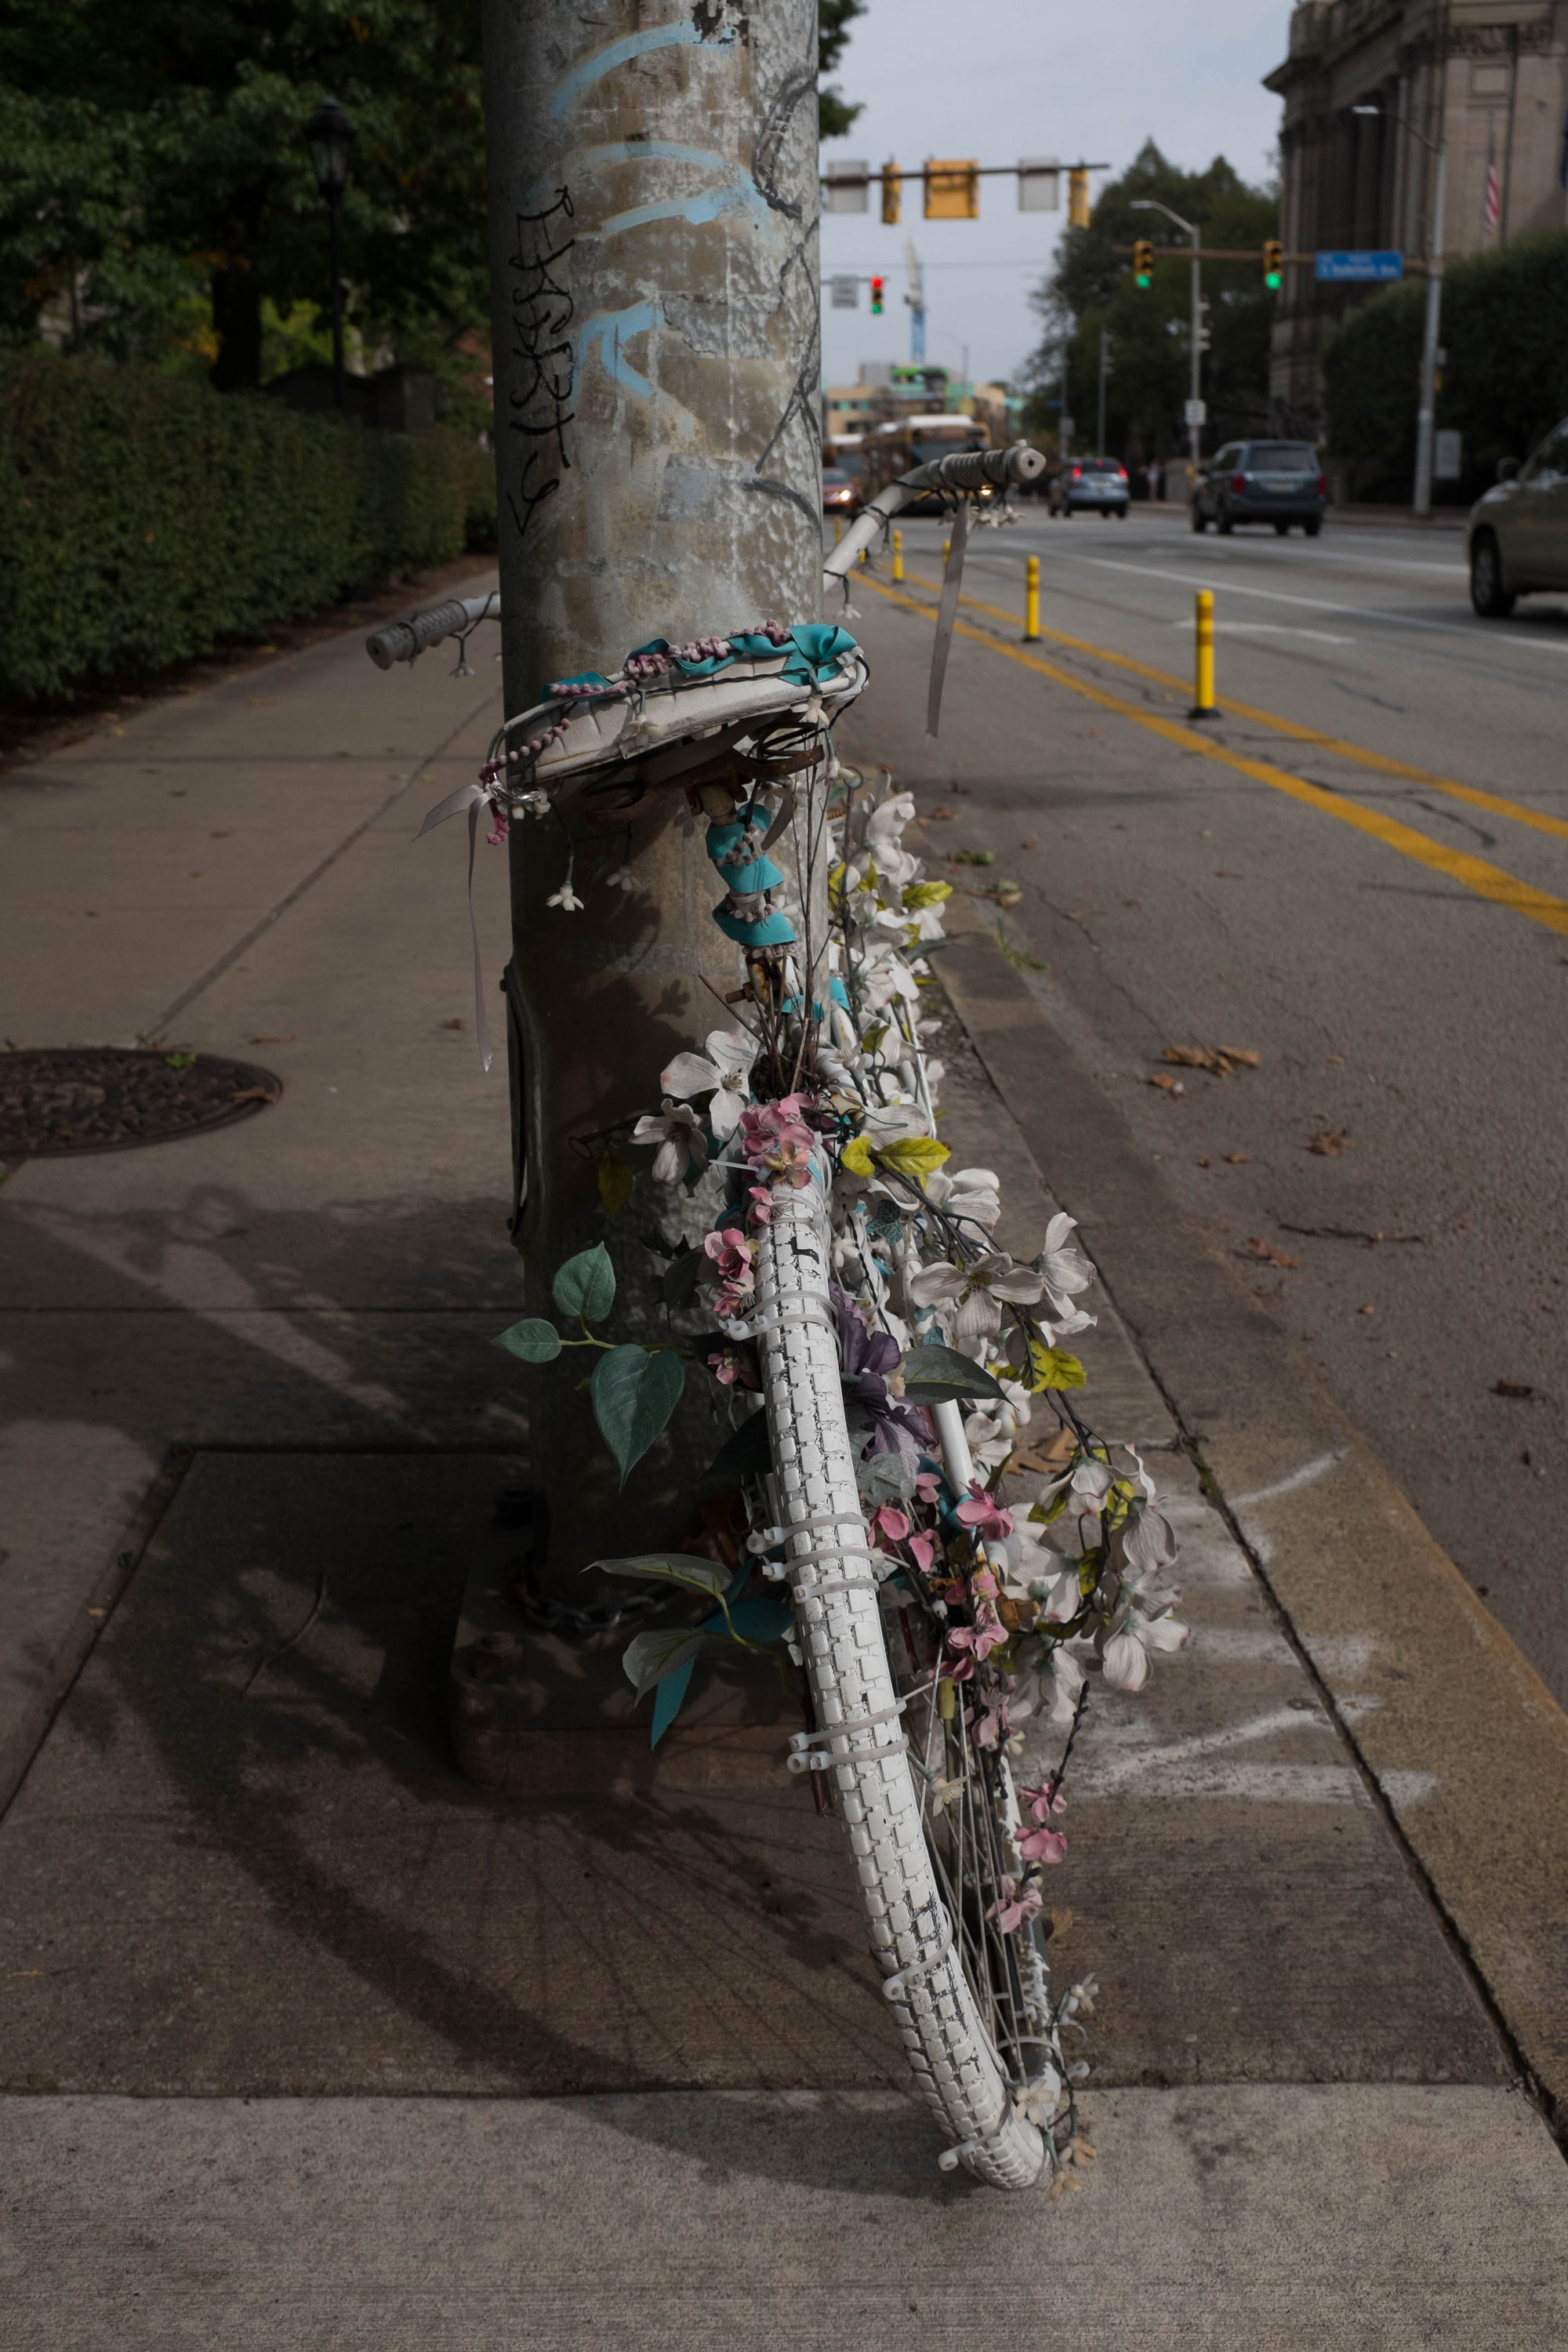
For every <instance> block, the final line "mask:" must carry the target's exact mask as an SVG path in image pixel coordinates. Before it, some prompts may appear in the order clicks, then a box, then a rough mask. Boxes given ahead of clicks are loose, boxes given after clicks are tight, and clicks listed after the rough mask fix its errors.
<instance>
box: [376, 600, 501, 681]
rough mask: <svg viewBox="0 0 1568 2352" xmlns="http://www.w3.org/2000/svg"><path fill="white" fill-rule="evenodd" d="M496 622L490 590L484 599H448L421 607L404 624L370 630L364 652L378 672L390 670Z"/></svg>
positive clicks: (496, 608)
mask: <svg viewBox="0 0 1568 2352" xmlns="http://www.w3.org/2000/svg"><path fill="white" fill-rule="evenodd" d="M489 620H497V621H499V620H500V596H499V594H498V593H496V591H495V590H494V589H493V588H492V589H491V591H490V593H489V595H488V596H448V597H447V599H446V600H445V602H444V603H442V604H425V605H422V606H421V607H420V609H419V611H418V612H416V613H410V614H409V615H408V618H407V619H406V620H405V621H389V622H388V623H387V625H386V626H385V628H384V629H375V630H374V631H373V632H372V634H371V635H369V636H368V637H366V639H365V641H364V649H365V651H366V653H367V654H368V655H369V656H370V657H371V659H372V661H373V662H374V664H375V665H376V667H377V668H378V669H390V668H391V667H392V665H393V663H394V662H400V661H405V662H411V661H414V660H416V658H417V657H418V656H419V655H420V654H422V653H423V652H424V650H425V648H426V646H433V645H436V644H437V643H438V642H439V640H440V639H441V638H442V637H464V636H467V635H468V631H469V630H470V629H472V628H476V627H477V626H478V625H479V622H481V621H489Z"/></svg>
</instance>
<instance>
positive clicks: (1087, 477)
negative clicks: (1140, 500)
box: [1047, 457, 1127, 522]
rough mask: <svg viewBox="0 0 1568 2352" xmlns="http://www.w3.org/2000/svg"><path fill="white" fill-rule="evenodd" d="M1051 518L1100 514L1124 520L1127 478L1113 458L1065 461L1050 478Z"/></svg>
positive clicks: (1125, 515) (1079, 458)
mask: <svg viewBox="0 0 1568 2352" xmlns="http://www.w3.org/2000/svg"><path fill="white" fill-rule="evenodd" d="M1047 495H1048V499H1049V504H1050V510H1051V512H1052V514H1059V515H1075V514H1102V515H1116V516H1119V517H1120V519H1121V521H1123V522H1125V521H1126V520H1127V476H1126V473H1125V471H1124V469H1123V468H1122V467H1121V466H1119V465H1118V464H1117V462H1116V460H1115V458H1114V457H1069V458H1068V461H1067V464H1066V465H1065V466H1063V467H1060V468H1058V471H1057V472H1056V473H1055V474H1053V475H1052V477H1051V487H1050V490H1049V492H1048V494H1047Z"/></svg>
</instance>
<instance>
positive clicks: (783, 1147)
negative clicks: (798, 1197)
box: [740, 1095, 815, 1191]
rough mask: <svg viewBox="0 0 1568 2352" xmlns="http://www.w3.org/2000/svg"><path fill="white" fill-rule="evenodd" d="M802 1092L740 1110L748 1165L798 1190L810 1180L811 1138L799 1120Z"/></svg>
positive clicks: (749, 1105)
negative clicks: (779, 1100)
mask: <svg viewBox="0 0 1568 2352" xmlns="http://www.w3.org/2000/svg"><path fill="white" fill-rule="evenodd" d="M804 1102H805V1096H804V1095H785V1097H784V1099H783V1101H782V1102H771V1103H752V1104H748V1106H747V1107H746V1108H745V1109H744V1110H743V1111H742V1113H741V1120H740V1126H741V1145H742V1150H744V1152H745V1155H746V1159H747V1161H748V1163H749V1165H750V1166H751V1167H752V1169H754V1170H755V1171H756V1172H757V1173H758V1174H759V1175H763V1174H765V1175H769V1176H772V1177H773V1181H774V1182H775V1183H777V1182H779V1181H784V1182H785V1183H789V1184H793V1185H794V1186H795V1188H796V1190H797V1191H798V1190H799V1188H800V1187H801V1185H803V1184H809V1183H810V1181H811V1154H812V1149H813V1145H814V1143H815V1138H814V1137H813V1135H812V1132H811V1129H810V1128H808V1127H806V1126H805V1125H804V1124H803V1122H802V1121H801V1119H800V1117H799V1115H798V1114H799V1112H800V1109H801V1107H802V1105H803V1104H804Z"/></svg>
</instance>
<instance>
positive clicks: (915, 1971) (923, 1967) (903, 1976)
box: [882, 1944, 952, 2000]
mask: <svg viewBox="0 0 1568 2352" xmlns="http://www.w3.org/2000/svg"><path fill="white" fill-rule="evenodd" d="M951 1959H952V1945H951V1944H944V1945H943V1946H942V1949H941V1951H940V1952H933V1953H932V1954H931V1958H930V1959H929V1960H911V1961H910V1965H909V1967H908V1968H907V1969H895V1971H894V1973H893V1974H892V1975H891V1976H890V1977H884V1978H883V1979H882V1992H883V1995H884V1997H885V1998H886V1999H887V2000H902V1998H903V1991H904V1987H905V1986H906V1985H907V1984H908V1982H909V1980H910V1978H911V1977H924V1976H929V1975H930V1974H931V1970H932V1969H940V1968H941V1967H942V1963H943V1961H944V1960H951Z"/></svg>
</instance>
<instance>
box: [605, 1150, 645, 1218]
mask: <svg viewBox="0 0 1568 2352" xmlns="http://www.w3.org/2000/svg"><path fill="white" fill-rule="evenodd" d="M636 1182H637V1170H636V1169H635V1168H634V1167H633V1166H632V1163H631V1161H630V1160H628V1159H627V1158H626V1153H625V1152H624V1151H623V1150H621V1147H620V1145H619V1144H618V1143H612V1144H610V1145H609V1146H608V1147H607V1149H606V1150H605V1156H604V1158H603V1159H602V1160H600V1162H599V1198H600V1200H601V1201H603V1202H604V1204H605V1208H606V1210H607V1211H608V1212H609V1213H610V1215H611V1216H612V1217H618V1216H619V1215H620V1213H621V1211H622V1210H623V1209H624V1208H625V1207H626V1202H628V1201H629V1200H630V1199H631V1197H632V1188H633V1186H634V1185H635V1184H636Z"/></svg>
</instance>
